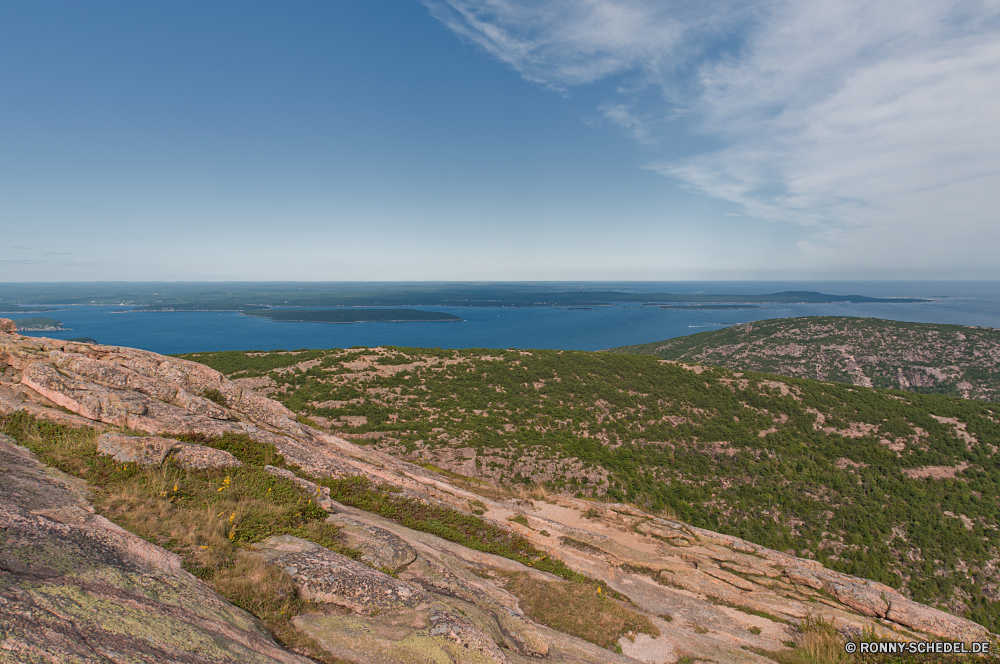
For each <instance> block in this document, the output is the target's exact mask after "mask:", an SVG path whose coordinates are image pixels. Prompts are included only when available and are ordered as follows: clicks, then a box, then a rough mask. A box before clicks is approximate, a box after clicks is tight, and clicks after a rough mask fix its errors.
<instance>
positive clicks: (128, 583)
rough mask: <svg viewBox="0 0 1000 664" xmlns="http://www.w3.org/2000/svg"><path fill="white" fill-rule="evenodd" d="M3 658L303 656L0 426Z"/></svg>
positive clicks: (300, 663) (185, 661)
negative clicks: (97, 507)
mask: <svg viewBox="0 0 1000 664" xmlns="http://www.w3.org/2000/svg"><path fill="white" fill-rule="evenodd" d="M0 470H2V472H0V495H2V499H0V660H2V661H4V662H50V663H52V664H63V663H64V662H119V661H129V662H148V663H149V664H163V663H177V664H201V663H203V662H204V663H205V664H209V663H213V664H216V663H221V662H232V663H233V664H243V663H244V662H254V663H259V664H268V663H278V662H282V663H286V664H307V662H308V661H309V660H307V659H305V658H302V657H299V656H297V655H294V654H292V653H290V652H288V651H286V650H284V649H283V648H281V647H279V646H278V645H277V644H276V643H275V642H274V641H273V639H272V638H271V637H270V635H269V634H268V633H267V631H266V630H265V629H264V628H263V626H262V625H261V624H260V623H259V622H258V621H257V620H256V619H255V618H254V617H253V616H251V615H250V614H248V613H247V612H245V611H243V610H242V609H238V608H236V607H234V606H232V605H231V604H229V603H228V602H226V601H225V600H224V599H223V598H222V597H220V596H219V595H217V594H215V593H214V592H213V591H211V590H210V589H209V588H208V587H207V586H205V585H204V584H202V583H201V582H200V581H198V580H197V579H195V578H194V577H193V576H191V575H190V574H188V573H187V572H185V571H184V570H182V569H181V566H180V559H179V558H178V557H177V556H175V555H174V554H172V553H170V552H168V551H166V550H164V549H161V548H160V547H158V546H155V545H153V544H150V543H148V542H146V541H144V540H142V539H140V538H139V537H137V536H135V535H133V534H131V533H129V532H126V531H124V530H122V529H121V528H119V527H118V526H116V525H114V524H113V523H111V522H110V521H108V520H106V519H104V518H103V517H101V516H98V515H96V514H94V512H93V508H92V507H91V506H90V505H89V504H88V503H87V501H86V499H85V498H84V496H83V494H82V492H81V488H80V487H79V486H78V482H76V481H74V480H72V479H71V478H68V477H66V476H64V475H62V474H61V473H59V472H58V471H55V470H52V469H50V468H46V467H45V466H43V465H42V464H40V463H39V462H38V461H37V460H36V459H35V458H34V456H33V455H32V454H31V453H30V452H29V451H27V450H25V449H24V448H22V447H19V446H17V445H16V444H15V443H14V441H13V440H11V439H10V438H8V437H6V436H3V435H0Z"/></svg>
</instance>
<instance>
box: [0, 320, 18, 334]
mask: <svg viewBox="0 0 1000 664" xmlns="http://www.w3.org/2000/svg"><path fill="white" fill-rule="evenodd" d="M0 332H6V333H8V334H9V333H14V332H17V323H15V322H14V321H12V320H11V319H9V318H0Z"/></svg>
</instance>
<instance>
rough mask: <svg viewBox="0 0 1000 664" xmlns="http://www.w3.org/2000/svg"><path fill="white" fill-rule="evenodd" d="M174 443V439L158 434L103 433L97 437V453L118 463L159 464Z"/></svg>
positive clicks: (175, 442)
mask: <svg viewBox="0 0 1000 664" xmlns="http://www.w3.org/2000/svg"><path fill="white" fill-rule="evenodd" d="M176 445H177V441H176V440H171V439H170V438H160V437H159V436H147V437H143V438H138V437H136V436H126V435H125V434H121V433H104V434H101V436H100V438H98V439H97V453H98V454H104V455H106V456H110V457H111V458H112V459H114V460H115V461H118V462H120V463H137V464H139V465H142V466H159V465H160V464H161V463H163V460H164V459H166V458H167V455H168V454H170V452H171V450H173V449H174V447H175V446H176Z"/></svg>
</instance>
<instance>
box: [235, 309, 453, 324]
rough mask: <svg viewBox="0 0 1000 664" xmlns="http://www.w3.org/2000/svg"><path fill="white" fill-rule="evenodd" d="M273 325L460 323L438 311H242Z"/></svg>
mask: <svg viewBox="0 0 1000 664" xmlns="http://www.w3.org/2000/svg"><path fill="white" fill-rule="evenodd" d="M243 313H244V314H245V315H247V316H260V317H261V318H268V319H270V320H273V321H285V322H295V323H399V322H418V321H438V322H441V321H460V320H462V319H461V318H459V317H458V316H455V315H453V314H447V313H444V312H441V311H421V310H419V309H319V310H316V309H264V310H259V311H244V312H243Z"/></svg>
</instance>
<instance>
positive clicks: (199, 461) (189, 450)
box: [170, 441, 243, 469]
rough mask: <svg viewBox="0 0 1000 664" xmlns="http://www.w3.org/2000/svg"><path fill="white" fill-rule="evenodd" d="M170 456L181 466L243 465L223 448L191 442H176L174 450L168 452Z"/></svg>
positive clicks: (225, 466)
mask: <svg viewBox="0 0 1000 664" xmlns="http://www.w3.org/2000/svg"><path fill="white" fill-rule="evenodd" d="M175 442H176V441H175ZM170 458H171V459H173V460H174V461H176V462H177V465H179V466H180V467H181V468H194V469H204V468H232V467H234V466H242V465H243V464H242V463H241V462H240V460H239V459H237V458H236V457H234V456H233V455H232V454H230V453H229V452H227V451H225V450H217V449H215V448H214V447H206V446H205V445H192V444H191V443H177V445H176V446H175V447H174V451H173V452H171V453H170Z"/></svg>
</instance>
